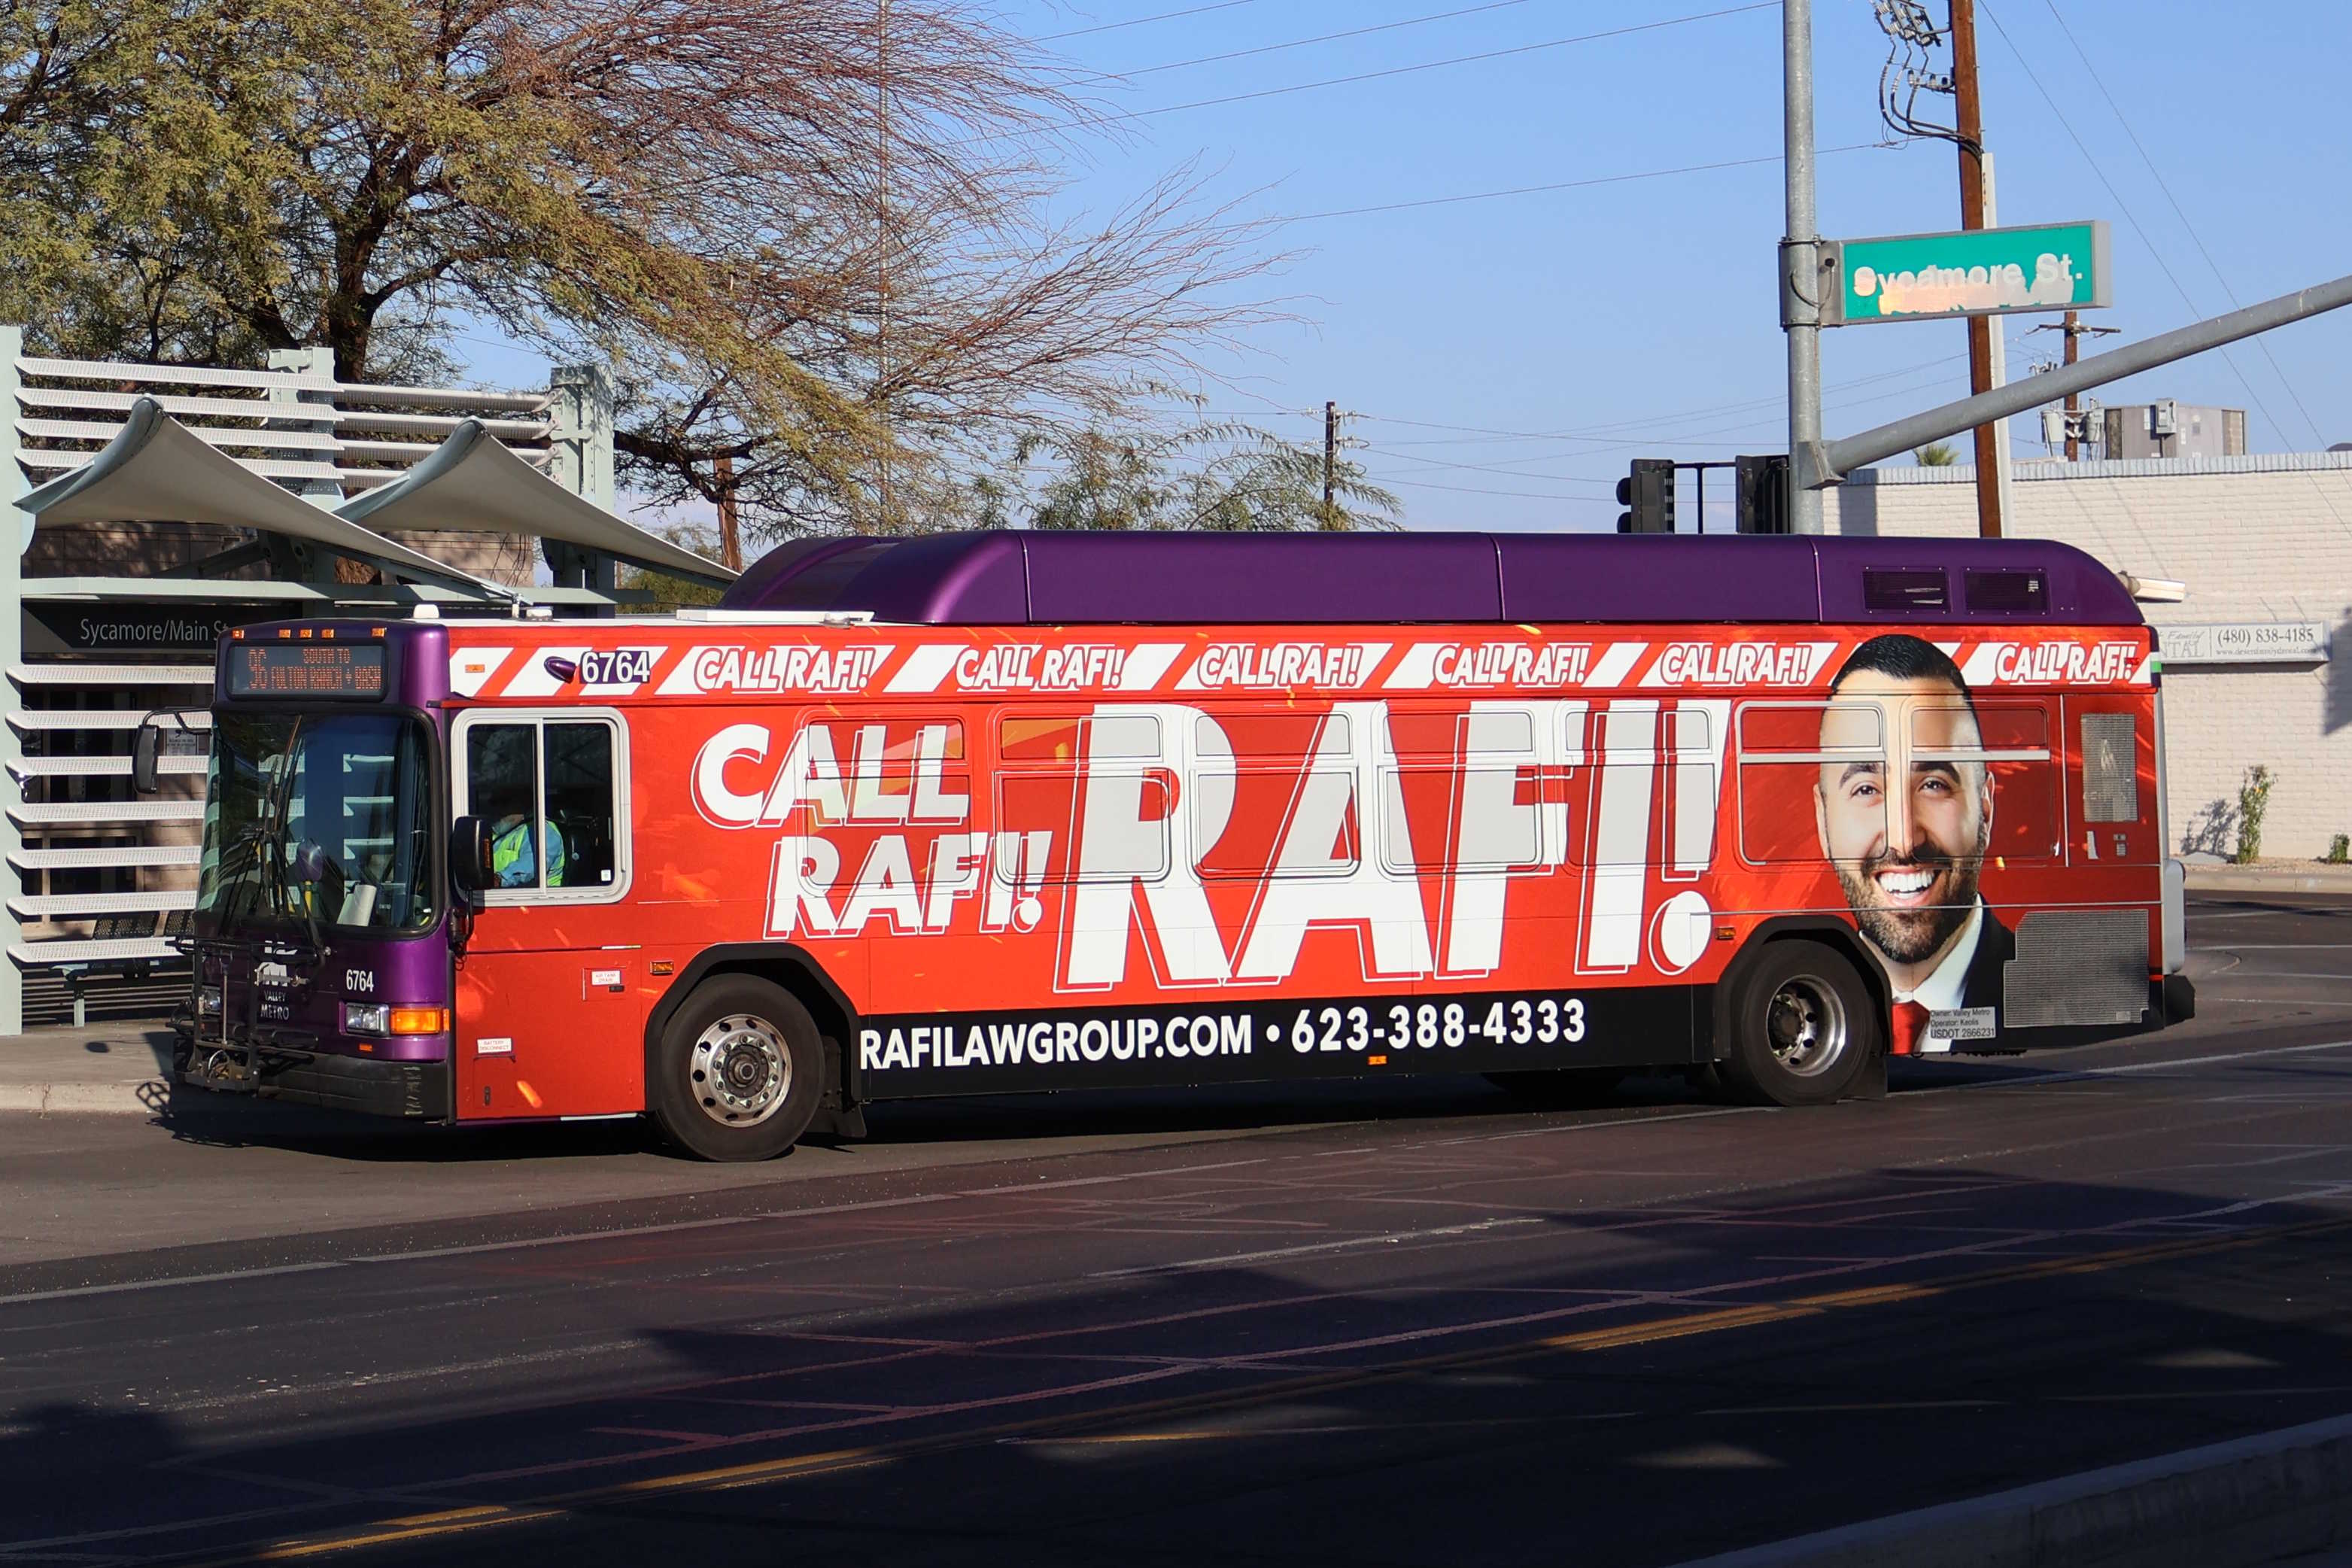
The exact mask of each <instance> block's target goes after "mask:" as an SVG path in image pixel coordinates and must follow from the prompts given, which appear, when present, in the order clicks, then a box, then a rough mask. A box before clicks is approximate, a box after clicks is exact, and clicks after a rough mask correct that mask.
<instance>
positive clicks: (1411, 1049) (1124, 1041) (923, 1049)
mask: <svg viewBox="0 0 2352 1568" xmlns="http://www.w3.org/2000/svg"><path fill="white" fill-rule="evenodd" d="M1707 995H1708V991H1707V988H1706V987H1703V986H1690V985H1657V986H1613V987H1610V988H1607V989H1595V990H1590V991H1566V990H1557V991H1534V992H1528V991H1476V992H1467V991H1465V992H1452V993H1445V994H1417V995H1412V996H1396V995H1387V996H1331V997H1319V998H1316V999H1313V1000H1308V1001H1301V1000H1298V999H1297V998H1279V999H1277V998H1275V997H1271V996H1268V997H1258V998H1253V997H1250V996H1248V995H1246V994H1238V995H1237V994H1233V993H1230V992H1227V993H1223V994H1215V993H1207V992H1204V993H1203V994H1202V996H1201V997H1200V999H1199V1000H1198V1001H1197V1002H1190V1003H1171V1004H1160V1005H1153V1006H1148V1007H1086V1006H1076V1007H1055V1008H1040V1009H1036V1010H1033V1011H1021V1012H1006V1013H920V1014H902V1015H898V1016H877V1017H867V1018H864V1019H861V1020H859V1024H858V1032H857V1056H858V1071H859V1084H858V1088H859V1094H858V1098H859V1099H861V1100H901V1099H913V1098H918V1097H922V1096H929V1095H944V1094H992V1093H1009V1092H1019V1091H1024V1090H1034V1089H1113V1088H1124V1089H1135V1088H1145V1087H1150V1086H1154V1085H1179V1084H1209V1083H1251V1082H1265V1081H1268V1080H1278V1079H1322V1078H1349V1077H1358V1076H1378V1075H1381V1074H1385V1073H1417V1072H1481V1073H1483V1072H1514V1071H1522V1070H1528V1069H1538V1068H1585V1067H1648V1066H1685V1065H1688V1064H1690V1063H1692V1062H1694V1061H1696V1060H1698V1059H1700V1053H1699V1050H1698V1047H1697V1045H1696V1040H1697V1038H1698V1037H1699V1035H1700V1033H1701V1031H1703V1030H1704V1028H1705V1027H1706V1012H1705V1009H1706V1005H1707Z"/></svg>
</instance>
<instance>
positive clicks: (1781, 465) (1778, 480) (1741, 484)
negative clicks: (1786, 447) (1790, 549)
mask: <svg viewBox="0 0 2352 1568" xmlns="http://www.w3.org/2000/svg"><path fill="white" fill-rule="evenodd" d="M1733 479H1734V483H1733V487H1732V488H1733V489H1735V490H1736V491H1737V492H1738V507H1737V510H1736V511H1735V513H1734V516H1735V517H1736V519H1737V521H1736V522H1735V523H1734V524H1733V526H1734V528H1735V530H1736V531H1738V532H1740V533H1786V532H1788V531H1789V459H1788V458H1784V457H1781V456H1780V455H1779V454H1778V453H1774V454H1772V455H1771V456H1769V457H1762V458H1740V459H1739V460H1738V463H1737V464H1736V465H1735V466H1734V468H1733Z"/></svg>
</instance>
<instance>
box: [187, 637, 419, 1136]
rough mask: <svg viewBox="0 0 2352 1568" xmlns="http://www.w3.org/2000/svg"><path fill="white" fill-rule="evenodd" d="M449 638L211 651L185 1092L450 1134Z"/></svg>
mask: <svg viewBox="0 0 2352 1568" xmlns="http://www.w3.org/2000/svg"><path fill="white" fill-rule="evenodd" d="M448 640H449V639H448V634H447V632H446V630H444V629H443V628H442V627H441V626H438V625H437V624H436V623H433V622H430V621H422V622H419V621H391V620H383V621H377V620H331V621H307V622H297V623H289V624H278V623H268V624H263V625H259V626H247V627H244V628H240V629H238V630H236V631H233V632H231V633H230V634H229V635H228V636H227V637H225V638H224V639H223V640H222V642H221V645H220V650H219V663H218V666H217V668H216V669H215V676H214V689H213V705H212V750H211V765H210V769H209V772H208V775H207V779H206V793H205V827H204V850H203V859H202V868H201V870H200V872H199V880H198V884H197V892H196V911H195V917H194V923H193V927H192V931H193V934H192V936H191V937H190V939H189V941H188V942H187V944H186V945H187V947H188V950H189V955H190V959H191V961H192V967H193V975H192V980H191V986H190V991H189V995H188V999H187V1001H186V1002H185V1004H184V1005H183V1006H182V1008H181V1010H180V1011H179V1013H178V1014H177V1015H175V1016H174V1017H173V1028H174V1029H175V1031H176V1032H177V1034H178V1036H179V1040H178V1045H177V1048H176V1057H175V1069H176V1072H175V1076H176V1077H177V1078H178V1079H179V1081H180V1082H182V1083H184V1084H186V1085H189V1086H192V1087H194V1088H198V1089H214V1090H220V1091H226V1092H235V1093H248V1094H256V1095H259V1096H261V1097H263V1098H268V1099H276V1100H289V1101H293V1102H297V1103H302V1104H310V1105H324V1106H334V1107H338V1108H341V1109H344V1110H361V1111H367V1112H371V1113H373V1114H377V1115H385V1116H401V1117H411V1118H423V1119H430V1120H436V1121H439V1120H446V1119H448V1117H449V1116H450V1113H451V1100H450V1095H451V1089H450V1068H451V1051H450V1025H451V1021H452V1010H451V985H452V974H451V968H450V953H451V927H452V920H451V914H450V903H451V900H450V896H449V883H448V879H447V877H446V869H445V867H444V864H443V861H444V851H445V845H444V842H443V840H444V837H445V835H446V827H445V826H443V825H445V824H446V823H447V821H448V820H449V818H448V811H447V801H446V795H447V782H446V781H447V778H448V769H447V766H446V762H445V759H444V743H445V741H446V715H445V714H444V713H443V712H442V710H441V702H442V700H443V699H444V698H445V697H446V695H447V693H448V675H449V658H448ZM146 783H147V781H146V779H145V778H144V777H142V787H145V785H146ZM461 918H462V917H461Z"/></svg>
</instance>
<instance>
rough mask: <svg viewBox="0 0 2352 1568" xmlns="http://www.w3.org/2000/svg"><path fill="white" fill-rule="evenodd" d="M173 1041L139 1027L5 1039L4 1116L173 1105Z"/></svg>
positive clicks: (70, 1029)
mask: <svg viewBox="0 0 2352 1568" xmlns="http://www.w3.org/2000/svg"><path fill="white" fill-rule="evenodd" d="M171 1068H172V1033H171V1031H170V1030H168V1029H151V1028H146V1027H142V1026H140V1025H139V1024H137V1023H115V1024H107V1023H99V1024H90V1025H87V1026H83V1027H81V1028H79V1029H77V1028H75V1027H74V1026H71V1025H69V1024H68V1025H61V1026H58V1027H56V1028H52V1029H28V1030H26V1032H25V1033H24V1034H21V1035H16V1036H13V1037H5V1038H0V1111H11V1110H15V1111H25V1110H29V1111H34V1112H36V1113H37V1114H40V1115H45V1116H53V1115H64V1114H70V1113H74V1112H80V1111H104V1112H112V1113H114V1114H117V1115H123V1114H131V1115H136V1114H139V1113H141V1112H146V1111H155V1110H162V1109H163V1105H164V1103H165V1102H166V1101H167V1100H170V1099H171V1093H172V1086H171V1079H170V1073H171Z"/></svg>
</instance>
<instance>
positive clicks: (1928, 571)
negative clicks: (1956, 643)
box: [1862, 566, 1952, 614]
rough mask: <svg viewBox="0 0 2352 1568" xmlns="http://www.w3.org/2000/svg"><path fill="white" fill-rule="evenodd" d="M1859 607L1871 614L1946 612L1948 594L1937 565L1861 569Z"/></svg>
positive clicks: (1949, 588)
mask: <svg viewBox="0 0 2352 1568" xmlns="http://www.w3.org/2000/svg"><path fill="white" fill-rule="evenodd" d="M1862 605H1863V608H1864V609H1865V610H1870V611H1873V612H1890V611H1891V612H1895V613H1897V614H1900V613H1901V612H1903V611H1906V610H1909V611H1919V610H1948V609H1950V608H1951V607H1952V591H1951V587H1950V584H1948V583H1947V582H1946V581H1945V578H1944V569H1943V568H1942V567H1940V566H1865V567H1864V568H1863V569H1862Z"/></svg>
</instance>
